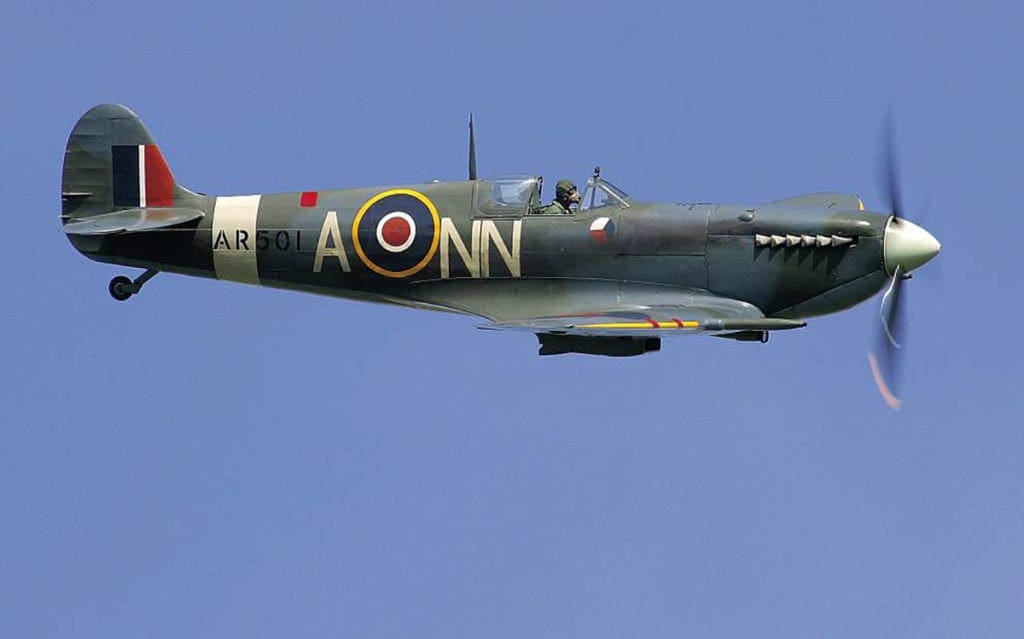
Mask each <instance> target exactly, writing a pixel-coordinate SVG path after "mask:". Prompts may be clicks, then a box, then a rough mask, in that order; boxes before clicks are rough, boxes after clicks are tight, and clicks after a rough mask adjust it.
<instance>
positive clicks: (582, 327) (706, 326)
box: [480, 296, 807, 355]
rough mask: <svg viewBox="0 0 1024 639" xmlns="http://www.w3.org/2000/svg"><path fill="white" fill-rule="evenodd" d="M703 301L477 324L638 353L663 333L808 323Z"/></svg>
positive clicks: (559, 342)
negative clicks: (702, 302)
mask: <svg viewBox="0 0 1024 639" xmlns="http://www.w3.org/2000/svg"><path fill="white" fill-rule="evenodd" d="M707 302H708V303H707V304H704V305H702V304H693V305H687V306H650V307H645V308H630V309H611V310H602V311H594V312H587V313H574V314H572V315H560V316H551V317H532V318H523V319H518V320H511V321H502V322H492V323H490V324H486V325H484V326H481V327H480V328H482V329H485V330H507V331H526V332H530V333H535V334H536V335H537V337H538V338H539V339H540V343H541V350H540V354H541V355H554V354H560V353H588V354H595V355H640V354H642V353H646V352H650V351H655V350H659V349H660V338H662V337H674V336H677V335H692V334H699V333H707V334H710V335H715V336H718V337H731V338H734V339H741V340H763V337H764V335H765V332H766V331H780V330H790V329H794V328H802V327H804V326H806V325H807V323H806V322H804V321H801V320H791V319H783V318H774V317H765V316H764V315H763V314H762V313H761V311H760V310H758V309H757V308H756V307H754V306H752V305H750V304H746V303H744V302H739V301H736V300H726V299H723V298H718V297H711V296H709V299H708V300H707Z"/></svg>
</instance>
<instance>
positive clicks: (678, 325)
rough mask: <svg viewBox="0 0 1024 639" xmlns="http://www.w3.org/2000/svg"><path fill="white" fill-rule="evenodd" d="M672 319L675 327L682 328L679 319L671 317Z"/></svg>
mask: <svg viewBox="0 0 1024 639" xmlns="http://www.w3.org/2000/svg"><path fill="white" fill-rule="evenodd" d="M672 321H673V322H675V323H676V328H682V327H683V323H682V322H680V321H679V320H677V319H675V318H673V319H672Z"/></svg>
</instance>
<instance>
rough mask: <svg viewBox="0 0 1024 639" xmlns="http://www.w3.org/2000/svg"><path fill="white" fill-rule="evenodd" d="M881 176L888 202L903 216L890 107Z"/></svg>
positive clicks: (883, 137) (891, 209)
mask: <svg viewBox="0 0 1024 639" xmlns="http://www.w3.org/2000/svg"><path fill="white" fill-rule="evenodd" d="M878 166H879V178H880V182H881V183H882V184H883V185H884V186H885V196H886V198H887V202H886V204H887V205H888V206H889V211H890V212H891V213H892V214H893V215H895V216H896V217H897V218H900V217H903V212H904V210H905V209H904V208H903V192H902V184H901V182H900V167H899V163H898V162H897V160H896V127H895V124H894V122H893V115H892V110H891V109H890V110H889V112H888V114H887V115H886V118H885V128H884V129H883V133H882V151H881V157H880V158H879V163H878Z"/></svg>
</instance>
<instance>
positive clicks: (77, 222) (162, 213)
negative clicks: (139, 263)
mask: <svg viewBox="0 0 1024 639" xmlns="http://www.w3.org/2000/svg"><path fill="white" fill-rule="evenodd" d="M203 217H205V213H203V212H202V211H200V210H199V209H187V208H144V209H125V210H123V211H115V212H113V213H104V214H103V215H93V216H91V217H86V218H81V219H71V220H68V222H67V223H66V224H65V225H64V226H63V227H62V229H61V230H62V231H64V232H65V233H67V234H68V235H112V234H114V233H142V232H144V231H156V230H159V229H164V228H167V227H170V226H177V225H179V224H184V223H185V222H192V221H193V220H198V219H201V218H203Z"/></svg>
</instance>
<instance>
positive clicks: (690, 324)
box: [577, 320, 700, 329]
mask: <svg viewBox="0 0 1024 639" xmlns="http://www.w3.org/2000/svg"><path fill="white" fill-rule="evenodd" d="M699 326H700V322H694V321H686V322H683V321H679V320H671V321H668V322H657V321H653V320H652V321H650V322H608V323H604V324H580V325H579V326H578V327H577V328H649V329H663V328H697V327H699Z"/></svg>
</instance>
